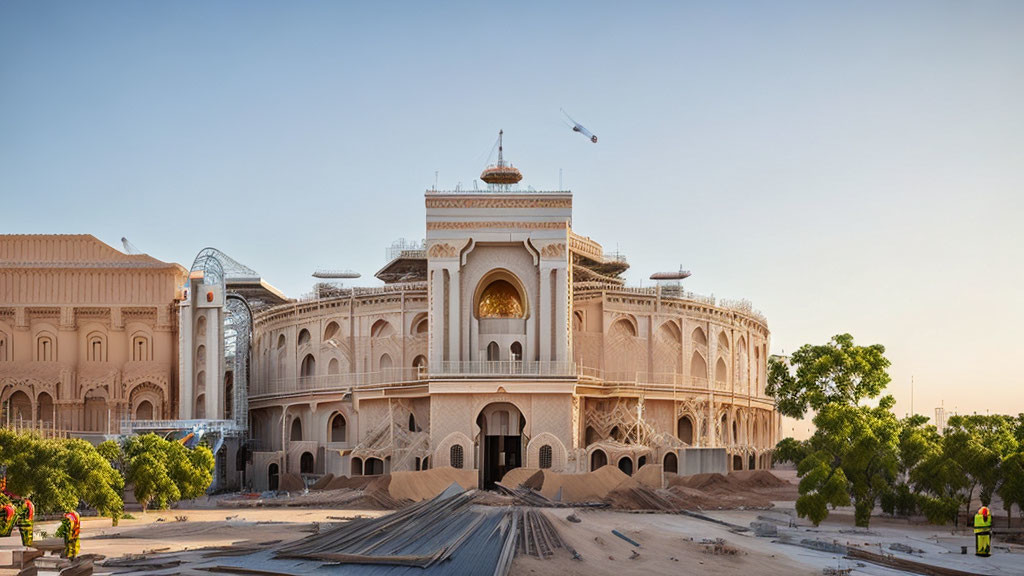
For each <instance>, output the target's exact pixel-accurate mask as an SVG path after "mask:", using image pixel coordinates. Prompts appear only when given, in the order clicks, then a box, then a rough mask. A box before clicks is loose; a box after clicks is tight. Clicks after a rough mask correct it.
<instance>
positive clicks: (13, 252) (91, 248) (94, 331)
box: [0, 235, 186, 439]
mask: <svg viewBox="0 0 1024 576" xmlns="http://www.w3.org/2000/svg"><path fill="white" fill-rule="evenodd" d="M185 278H186V271H185V269H184V268H182V267H181V266H179V265H177V264H169V263H166V262H161V261H159V260H157V259H155V258H152V257H150V256H147V255H144V254H139V255H132V254H124V253H122V252H119V251H117V250H115V249H113V248H111V247H110V246H107V245H106V244H104V243H102V242H100V241H99V240H97V239H96V238H95V237H93V236H90V235H0V400H2V402H3V412H2V417H3V418H4V423H3V424H4V425H8V426H16V427H26V428H37V429H43V430H54V431H57V432H59V433H65V432H66V433H71V434H74V435H77V436H83V437H88V438H90V439H100V438H101V437H102V436H105V435H110V434H118V433H119V430H120V424H121V422H122V421H123V420H126V419H128V420H130V419H143V420H151V419H160V418H167V417H171V416H172V415H173V414H174V413H175V409H176V406H175V404H176V402H177V396H176V390H177V387H176V383H177V370H176V367H177V363H176V360H177V335H176V332H177V314H178V312H177V302H178V300H179V299H180V286H181V285H182V284H183V283H184V281H185Z"/></svg>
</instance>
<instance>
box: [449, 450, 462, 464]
mask: <svg viewBox="0 0 1024 576" xmlns="http://www.w3.org/2000/svg"><path fill="white" fill-rule="evenodd" d="M450 459H451V465H452V468H462V445H460V444H456V445H454V446H452V449H451V458H450Z"/></svg>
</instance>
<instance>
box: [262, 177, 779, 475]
mask: <svg viewBox="0 0 1024 576" xmlns="http://www.w3.org/2000/svg"><path fill="white" fill-rule="evenodd" d="M425 204H426V245H425V246H424V247H423V250H410V251H407V252H403V253H402V254H401V255H399V256H398V257H396V258H394V259H393V260H392V261H391V262H390V263H388V265H386V266H385V267H384V269H382V270H381V271H380V272H378V274H377V277H378V278H380V279H381V280H384V281H385V285H384V286H382V287H380V288H366V289H360V288H354V289H346V290H341V291H338V292H337V294H335V295H333V296H332V297H329V298H321V299H312V300H304V301H297V302H291V303H287V304H283V305H280V306H275V307H272V308H269V309H265V310H263V311H260V312H258V313H256V314H255V318H254V348H253V357H252V365H253V370H252V385H251V388H250V391H249V402H250V404H249V406H250V431H251V435H252V438H253V441H254V445H255V446H256V448H255V450H256V451H255V453H254V456H253V462H252V470H251V474H252V476H251V477H252V478H253V479H254V483H255V487H256V488H267V487H274V485H275V482H276V480H275V479H276V477H277V476H278V475H279V474H280V473H282V472H284V471H288V472H295V473H300V474H309V475H317V474H324V473H328V472H329V473H333V474H336V475H342V474H343V475H359V474H380V473H386V472H389V471H392V470H415V469H424V468H429V467H433V466H454V467H459V468H473V469H476V470H478V471H479V476H480V483H481V485H483V486H488V485H490V484H491V483H492V482H494V481H496V480H500V478H501V476H502V475H503V474H504V473H505V472H507V471H508V470H509V469H511V468H515V467H520V466H525V467H530V468H550V469H552V470H556V471H564V472H584V471H588V470H591V469H594V468H596V467H599V466H601V465H604V464H609V463H610V464H615V465H618V466H619V467H620V468H621V469H623V470H624V471H626V472H628V473H632V472H633V471H635V470H636V469H638V468H639V467H640V466H643V465H644V464H647V463H652V464H659V465H662V466H664V468H665V469H666V470H667V471H674V470H676V468H677V466H678V453H679V452H678V451H679V450H680V449H683V448H686V447H691V446H693V447H720V448H724V449H725V450H726V452H727V453H728V454H729V456H730V458H729V465H730V468H732V469H750V468H763V467H767V466H769V465H770V452H771V448H772V447H773V446H774V445H775V443H776V441H777V439H778V428H779V421H778V416H777V413H776V412H775V411H774V407H773V401H772V399H771V398H769V397H767V396H766V395H765V393H764V386H765V377H766V373H765V372H766V361H767V354H768V344H769V332H768V327H767V324H766V322H765V320H764V318H763V317H762V316H761V315H760V314H758V313H756V312H754V311H753V310H752V309H751V308H750V306H749V303H746V302H716V301H715V300H714V299H713V298H705V297H700V296H696V295H693V294H689V293H685V292H683V291H682V290H681V289H680V288H679V287H678V285H675V286H672V285H669V286H657V287H653V288H644V289H636V288H627V287H625V286H624V282H623V280H622V279H621V278H620V275H621V273H622V272H623V271H624V270H625V269H626V268H628V264H626V263H625V261H624V259H622V258H621V257H617V256H606V255H605V254H604V252H603V250H602V248H601V246H600V244H598V243H597V242H595V241H593V240H591V239H589V238H586V237H583V236H579V235H577V234H575V233H574V232H573V230H572V195H571V194H570V193H568V192H561V191H558V192H530V193H520V192H513V191H511V190H508V189H507V188H504V189H502V188H501V187H498V189H492V190H490V191H488V192H476V193H466V192H439V191H428V192H427V193H426V195H425Z"/></svg>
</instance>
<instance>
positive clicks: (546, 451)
mask: <svg viewBox="0 0 1024 576" xmlns="http://www.w3.org/2000/svg"><path fill="white" fill-rule="evenodd" d="M540 467H541V468H551V446H549V445H547V444H545V445H543V446H541V447H540Z"/></svg>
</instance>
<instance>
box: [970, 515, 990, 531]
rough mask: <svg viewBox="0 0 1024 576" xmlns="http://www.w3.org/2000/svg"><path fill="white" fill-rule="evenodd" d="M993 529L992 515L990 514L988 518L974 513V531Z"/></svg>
mask: <svg viewBox="0 0 1024 576" xmlns="http://www.w3.org/2000/svg"><path fill="white" fill-rule="evenodd" d="M991 530H992V515H991V514H989V515H988V519H987V520H986V519H985V517H984V516H982V515H981V514H975V515H974V533H975V534H979V533H982V532H990V531H991Z"/></svg>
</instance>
